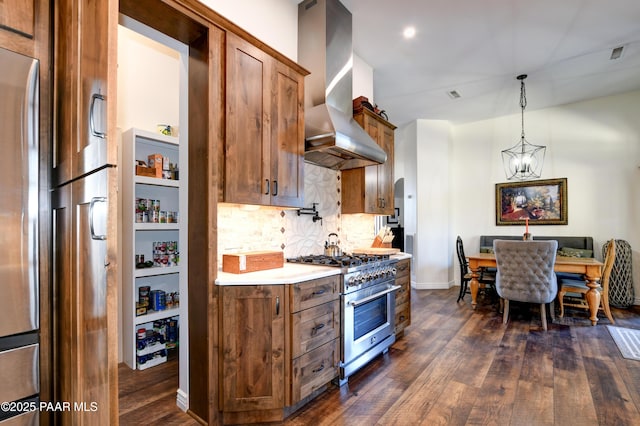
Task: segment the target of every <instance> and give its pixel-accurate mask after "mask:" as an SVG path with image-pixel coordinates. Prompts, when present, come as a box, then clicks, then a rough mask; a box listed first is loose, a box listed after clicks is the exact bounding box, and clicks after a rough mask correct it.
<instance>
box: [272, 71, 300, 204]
mask: <svg viewBox="0 0 640 426" xmlns="http://www.w3.org/2000/svg"><path fill="white" fill-rule="evenodd" d="M274 65H275V66H274V72H273V77H274V82H273V86H274V90H275V91H274V94H273V96H272V100H273V103H272V107H271V155H270V158H271V177H272V180H273V181H272V183H271V186H272V187H271V195H272V199H271V204H273V205H277V206H288V207H303V192H304V176H303V164H304V162H303V157H304V118H303V114H304V112H303V111H304V78H303V77H302V76H301V75H300V74H298V73H297V72H295V71H293V70H292V69H291V68H289V67H287V66H285V65H284V64H282V63H280V62H277V61H274Z"/></svg>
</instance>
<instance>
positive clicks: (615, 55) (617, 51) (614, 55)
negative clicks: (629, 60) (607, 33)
mask: <svg viewBox="0 0 640 426" xmlns="http://www.w3.org/2000/svg"><path fill="white" fill-rule="evenodd" d="M623 50H624V46H619V47H615V48H614V49H612V50H611V56H610V57H609V59H611V60H614V59H619V58H620V57H621V56H622V51H623Z"/></svg>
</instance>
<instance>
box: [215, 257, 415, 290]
mask: <svg viewBox="0 0 640 426" xmlns="http://www.w3.org/2000/svg"><path fill="white" fill-rule="evenodd" d="M410 258H411V255H410V254H408V253H398V254H394V255H392V256H391V259H396V260H403V259H410ZM338 274H340V268H336V267H332V266H318V265H309V264H300V263H289V262H286V261H285V263H284V266H283V267H282V268H276V269H267V270H265V271H258V272H247V273H245V274H232V273H230V272H222V270H221V269H219V270H218V278H217V279H216V285H276V284H295V283H299V282H303V281H309V280H315V279H318V278H324V277H329V276H331V275H338Z"/></svg>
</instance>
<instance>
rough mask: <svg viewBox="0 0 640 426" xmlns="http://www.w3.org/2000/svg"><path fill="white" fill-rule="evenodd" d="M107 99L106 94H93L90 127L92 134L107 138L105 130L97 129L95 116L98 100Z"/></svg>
mask: <svg viewBox="0 0 640 426" xmlns="http://www.w3.org/2000/svg"><path fill="white" fill-rule="evenodd" d="M106 99H107V98H106V97H105V96H104V95H101V94H100V93H94V94H93V95H91V107H90V108H89V128H90V129H91V134H92V135H93V136H96V137H98V138H101V139H105V138H106V137H107V134H106V133H105V132H98V131H97V130H96V125H95V121H94V119H93V117H94V116H95V107H96V101H97V100H100V101H103V102H104V101H105V100H106Z"/></svg>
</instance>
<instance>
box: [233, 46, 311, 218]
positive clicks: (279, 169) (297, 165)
mask: <svg viewBox="0 0 640 426" xmlns="http://www.w3.org/2000/svg"><path fill="white" fill-rule="evenodd" d="M226 52H227V69H226V141H225V152H224V177H223V179H222V180H223V182H224V191H223V193H224V201H226V202H233V203H244V204H259V205H274V206H288V207H302V203H303V198H302V197H303V190H304V177H303V156H304V119H303V107H304V73H302V70H294V69H293V68H291V67H289V66H286V65H284V64H283V63H281V62H280V61H278V60H277V59H275V58H273V57H272V56H270V55H269V54H267V53H266V52H265V51H263V50H261V49H260V48H258V47H256V46H255V45H253V44H251V43H249V42H247V41H245V40H243V39H242V38H240V37H239V36H236V35H234V34H232V33H227V49H226Z"/></svg>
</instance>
